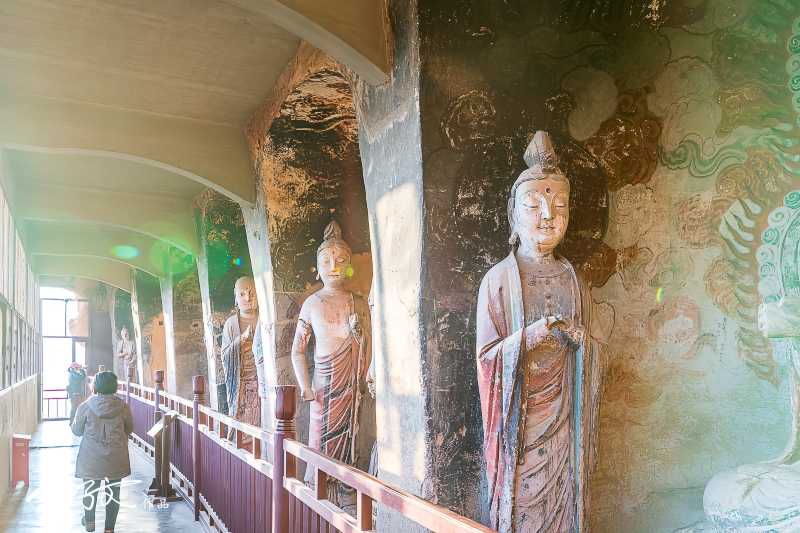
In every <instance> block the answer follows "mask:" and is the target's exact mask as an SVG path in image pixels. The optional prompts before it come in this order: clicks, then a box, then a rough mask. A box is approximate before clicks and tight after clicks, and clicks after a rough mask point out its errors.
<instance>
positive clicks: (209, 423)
mask: <svg viewBox="0 0 800 533" xmlns="http://www.w3.org/2000/svg"><path fill="white" fill-rule="evenodd" d="M159 374H161V376H160V378H161V379H157V380H156V387H155V388H148V387H143V386H141V385H138V384H136V383H131V382H130V377H129V381H128V382H127V383H123V384H121V386H120V391H119V392H120V395H121V396H123V397H124V398H126V400H127V401H128V403H129V404H130V406H131V410H132V412H133V418H134V434H133V436H132V439H133V440H134V442H136V443H137V444H139V445H140V446H142V447H143V448H145V449H147V448H148V447H149V449H150V452H151V453H152V447H153V443H152V439H150V438H149V437H147V430H148V429H149V428H150V426H151V425H152V423H153V421H154V420H156V419H157V417H160V416H161V413H163V412H165V411H167V410H169V411H175V412H177V417H176V420H177V424H178V429H177V431H174V432H173V437H172V439H173V441H172V447H171V465H170V471H171V473H172V477H173V486H174V487H175V489H176V490H177V491H178V492H179V493H181V495H182V496H183V497H184V498H185V499H186V501H188V502H191V503H192V504H193V507H194V511H195V520H202V521H204V522H205V523H206V525H207V526H208V527H210V528H211V529H215V530H217V531H222V532H231V533H241V532H246V533H250V532H252V533H256V532H263V533H291V532H303V533H311V532H313V533H323V532H324V533H332V532H337V531H339V532H343V533H362V532H369V531H374V527H375V525H374V523H373V508H374V506H375V505H376V504H377V505H380V506H383V507H385V508H387V509H392V510H394V511H396V512H397V513H399V514H400V515H402V516H404V517H406V518H407V519H408V520H410V521H411V522H414V523H416V524H419V525H420V526H423V527H425V528H427V529H430V530H431V531H434V532H438V533H455V532H466V533H491V532H492V531H493V530H491V529H489V528H487V527H485V526H482V525H480V524H478V523H477V522H474V521H472V520H469V519H466V518H464V517H462V516H459V515H457V514H456V513H454V512H452V511H450V510H448V509H446V508H444V507H441V506H438V505H434V504H432V503H430V502H428V501H425V500H423V499H421V498H418V497H417V496H414V495H412V494H409V493H407V492H405V491H403V490H400V489H397V488H394V487H392V486H391V485H388V484H386V483H384V482H382V481H381V480H379V479H377V478H375V477H373V476H370V475H369V474H367V473H365V472H362V471H360V470H357V469H355V468H353V467H351V466H349V465H346V464H344V463H341V462H339V461H335V460H333V459H331V458H329V457H326V456H325V455H323V454H321V453H320V452H318V451H315V450H313V449H311V448H309V447H308V446H306V445H304V444H303V443H301V442H299V441H297V440H295V439H296V431H295V421H294V418H295V410H296V402H297V396H296V390H295V387H293V386H279V387H277V388H276V391H275V393H276V396H275V397H276V406H275V415H276V424H275V431H274V432H270V431H265V430H263V429H261V428H258V427H255V426H251V425H249V424H245V423H242V422H240V421H238V420H235V419H233V418H231V417H229V416H226V415H223V414H221V413H218V412H216V411H214V410H213V409H210V408H209V407H207V406H205V405H202V404H203V400H204V395H205V380H204V378H203V377H202V376H195V377H194V379H193V380H192V381H193V388H194V398H193V400H192V401H189V400H186V399H184V398H180V397H178V396H175V395H172V394H167V393H164V392H163V373H159ZM148 415H149V418H148ZM148 439H149V441H148ZM298 461H302V462H304V463H305V464H306V468H307V469H311V471H313V473H314V479H315V481H316V483H315V488H310V487H307V486H306V485H305V484H304V483H303V481H301V480H300V479H299V478H298V477H297V462H298ZM329 479H336V480H339V481H340V482H342V483H344V484H345V485H347V486H349V487H351V488H352V489H353V491H354V493H355V496H356V500H355V501H356V509H355V515H351V514H349V513H348V512H346V511H345V510H343V509H341V508H339V507H337V506H336V505H334V504H333V503H332V502H330V501H329V500H328V499H327V497H328V496H327V488H326V487H327V484H328V480H329Z"/></svg>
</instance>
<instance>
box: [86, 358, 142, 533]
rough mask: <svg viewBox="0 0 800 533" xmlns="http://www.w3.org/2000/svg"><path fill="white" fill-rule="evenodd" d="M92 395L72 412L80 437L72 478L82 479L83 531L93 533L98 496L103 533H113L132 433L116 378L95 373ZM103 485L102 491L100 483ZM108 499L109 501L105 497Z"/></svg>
mask: <svg viewBox="0 0 800 533" xmlns="http://www.w3.org/2000/svg"><path fill="white" fill-rule="evenodd" d="M94 392H95V393H94V395H92V397H91V398H89V399H88V400H87V401H85V402H83V403H82V404H81V405H80V406H79V407H78V411H77V413H75V420H74V421H73V423H72V432H73V433H74V434H75V435H78V436H83V439H82V440H81V447H80V449H79V450H78V460H77V462H76V463H75V477H77V478H81V479H83V484H84V497H83V508H84V517H83V520H82V521H81V522H82V523H83V525H84V527H85V528H86V531H94V528H95V524H94V517H95V509H96V507H97V503H98V499H99V498H100V495H101V494H103V495H106V496H105V498H103V499H104V500H105V507H106V521H105V532H106V533H109V532H113V531H114V524H115V523H116V521H117V513H119V489H120V483H121V480H122V478H124V477H127V476H129V475H130V474H131V463H130V458H129V456H128V435H130V433H131V432H132V431H133V418H132V417H131V411H130V408H129V407H128V404H126V403H125V402H124V401H122V399H120V398H119V397H118V396H117V395H116V392H117V376H116V374H114V373H113V372H98V373H97V374H96V375H95V378H94ZM103 482H105V484H106V488H105V490H101V483H103ZM109 497H110V498H109Z"/></svg>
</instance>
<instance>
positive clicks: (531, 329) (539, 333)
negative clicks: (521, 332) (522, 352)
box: [525, 316, 562, 348]
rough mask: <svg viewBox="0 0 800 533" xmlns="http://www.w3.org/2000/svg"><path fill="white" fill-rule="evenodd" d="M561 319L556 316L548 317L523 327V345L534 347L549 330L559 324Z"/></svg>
mask: <svg viewBox="0 0 800 533" xmlns="http://www.w3.org/2000/svg"><path fill="white" fill-rule="evenodd" d="M561 323H562V322H561V318H560V317H558V316H548V317H545V318H540V319H539V320H537V321H536V322H534V323H533V324H528V325H527V326H525V345H526V346H528V347H531V348H532V347H534V346H536V345H537V344H539V343H540V342H541V341H542V339H544V338H545V337H546V336H547V334H548V333H550V330H551V329H553V328H554V327H556V326H557V325H558V324H561Z"/></svg>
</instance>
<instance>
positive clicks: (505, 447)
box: [477, 252, 600, 533]
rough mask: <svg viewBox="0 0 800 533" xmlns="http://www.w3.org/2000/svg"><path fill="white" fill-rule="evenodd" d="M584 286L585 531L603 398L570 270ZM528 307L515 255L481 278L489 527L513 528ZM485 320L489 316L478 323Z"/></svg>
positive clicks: (580, 434) (576, 409)
mask: <svg viewBox="0 0 800 533" xmlns="http://www.w3.org/2000/svg"><path fill="white" fill-rule="evenodd" d="M561 261H563V262H564V263H565V265H566V266H567V267H568V268H569V269H570V272H572V275H573V279H574V281H575V283H576V285H577V286H578V287H579V288H580V294H581V301H580V302H576V316H577V317H578V320H579V321H580V323H581V324H582V325H584V326H586V327H587V339H586V342H584V343H583V344H582V346H580V347H579V348H578V349H577V350H574V353H575V360H574V363H573V364H572V365H568V367H570V366H571V367H573V368H574V370H573V371H574V373H575V379H574V380H573V381H574V391H573V393H572V394H573V403H572V405H573V412H572V414H571V423H572V424H573V428H574V431H573V436H574V439H575V442H574V445H573V449H574V453H575V457H574V464H575V467H576V475H575V483H576V487H575V499H576V519H575V525H576V531H577V532H578V533H583V532H585V531H586V523H585V522H586V521H585V514H586V513H585V507H586V495H587V486H588V481H589V471H590V469H591V467H592V465H593V463H594V455H595V453H594V450H595V441H596V425H597V403H598V402H597V400H598V397H599V389H600V387H599V377H600V372H599V358H598V351H597V350H596V349H595V347H594V343H593V342H592V341H591V339H590V337H589V335H588V325H589V318H590V317H589V313H590V310H591V301H590V300H589V291H588V289H587V288H586V287H585V286H583V285H582V284H581V282H580V280H579V278H578V277H577V275H576V274H575V271H574V269H573V268H572V266H571V265H570V264H569V263H568V262H567V261H565V260H563V259H561ZM524 316H525V314H524V309H523V300H522V283H521V279H520V272H519V267H518V265H517V260H516V257H515V256H514V254H513V252H512V253H511V254H510V255H509V256H508V257H506V258H505V259H504V260H502V261H501V262H500V263H498V264H497V265H495V266H494V267H493V268H492V269H491V270H490V271H489V272H488V273H487V274H486V276H485V277H484V278H483V281H482V282H481V287H480V291H479V293H478V317H479V320H478V324H477V328H478V335H477V357H478V387H479V390H480V395H481V411H482V414H483V426H484V455H485V458H486V471H487V478H488V479H487V480H488V488H489V502H490V516H491V523H490V525H491V527H493V528H495V529H497V530H498V531H499V532H500V533H510V532H511V531H513V510H514V509H513V507H514V476H515V472H516V468H517V463H518V460H519V449H520V444H521V443H520V435H521V429H522V426H523V424H524V410H523V409H522V402H523V401H524V394H525V391H524V390H523V388H524V379H523V378H524V375H523V374H524V371H523V368H522V363H523V362H524V360H523V359H524V358H523V357H522V355H523V354H524V353H525V346H524V333H523V331H524V326H525V324H524ZM480 317H484V318H480Z"/></svg>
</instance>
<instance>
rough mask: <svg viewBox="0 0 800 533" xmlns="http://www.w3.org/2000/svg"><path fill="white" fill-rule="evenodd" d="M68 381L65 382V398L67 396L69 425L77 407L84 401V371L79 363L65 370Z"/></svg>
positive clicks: (73, 418)
mask: <svg viewBox="0 0 800 533" xmlns="http://www.w3.org/2000/svg"><path fill="white" fill-rule="evenodd" d="M67 374H68V375H69V381H68V382H67V396H69V403H70V408H69V423H70V425H72V421H73V420H75V412H76V411H77V410H78V406H79V405H80V404H82V403H83V400H85V399H86V369H85V368H83V365H81V364H80V363H72V364H71V365H69V368H67Z"/></svg>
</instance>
